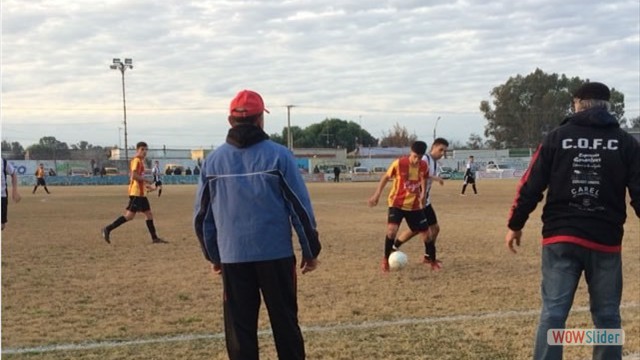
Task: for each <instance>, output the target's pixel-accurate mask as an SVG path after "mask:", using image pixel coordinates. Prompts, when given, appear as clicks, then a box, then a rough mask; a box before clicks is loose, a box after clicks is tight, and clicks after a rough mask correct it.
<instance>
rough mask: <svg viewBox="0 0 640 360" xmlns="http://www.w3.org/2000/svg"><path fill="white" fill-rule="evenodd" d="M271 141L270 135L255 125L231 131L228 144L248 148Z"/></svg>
mask: <svg viewBox="0 0 640 360" xmlns="http://www.w3.org/2000/svg"><path fill="white" fill-rule="evenodd" d="M267 139H269V135H267V133H265V132H264V131H263V130H262V129H261V128H259V127H258V126H255V125H250V124H246V125H245V124H242V125H237V126H234V127H232V128H231V129H229V133H228V134H227V143H228V144H231V145H233V146H235V147H237V148H247V147H250V146H251V145H254V144H257V143H259V142H261V141H264V140H267Z"/></svg>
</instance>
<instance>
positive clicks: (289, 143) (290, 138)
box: [287, 105, 295, 151]
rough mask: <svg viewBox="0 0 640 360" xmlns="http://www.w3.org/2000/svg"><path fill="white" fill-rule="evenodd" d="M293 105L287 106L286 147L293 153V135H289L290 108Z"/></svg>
mask: <svg viewBox="0 0 640 360" xmlns="http://www.w3.org/2000/svg"><path fill="white" fill-rule="evenodd" d="M292 107H295V105H287V147H288V148H289V150H291V151H293V135H292V134H291V108H292Z"/></svg>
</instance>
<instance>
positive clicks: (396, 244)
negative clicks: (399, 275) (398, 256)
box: [392, 239, 404, 250]
mask: <svg viewBox="0 0 640 360" xmlns="http://www.w3.org/2000/svg"><path fill="white" fill-rule="evenodd" d="M402 244H404V242H402V241H400V239H396V240H395V241H394V242H393V248H392V249H394V250H398V249H400V246H402Z"/></svg>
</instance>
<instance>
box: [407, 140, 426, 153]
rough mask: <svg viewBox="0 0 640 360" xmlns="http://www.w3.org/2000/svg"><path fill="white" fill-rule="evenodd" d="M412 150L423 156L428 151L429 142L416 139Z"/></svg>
mask: <svg viewBox="0 0 640 360" xmlns="http://www.w3.org/2000/svg"><path fill="white" fill-rule="evenodd" d="M411 151H413V152H414V153H416V154H418V155H420V156H422V155H424V154H425V153H426V152H427V144H426V143H425V142H424V141H415V142H414V143H413V144H411Z"/></svg>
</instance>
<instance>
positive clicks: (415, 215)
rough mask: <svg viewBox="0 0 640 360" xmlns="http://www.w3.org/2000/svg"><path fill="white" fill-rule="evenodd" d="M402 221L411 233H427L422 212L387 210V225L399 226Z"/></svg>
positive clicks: (391, 208) (427, 225) (427, 224)
mask: <svg viewBox="0 0 640 360" xmlns="http://www.w3.org/2000/svg"><path fill="white" fill-rule="evenodd" d="M402 219H405V220H406V221H407V225H408V226H409V229H411V231H427V229H429V223H428V222H427V218H426V217H425V215H424V211H423V210H414V211H407V210H402V209H399V208H395V207H390V208H389V214H388V216H387V223H389V224H397V225H400V223H401V222H402Z"/></svg>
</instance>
